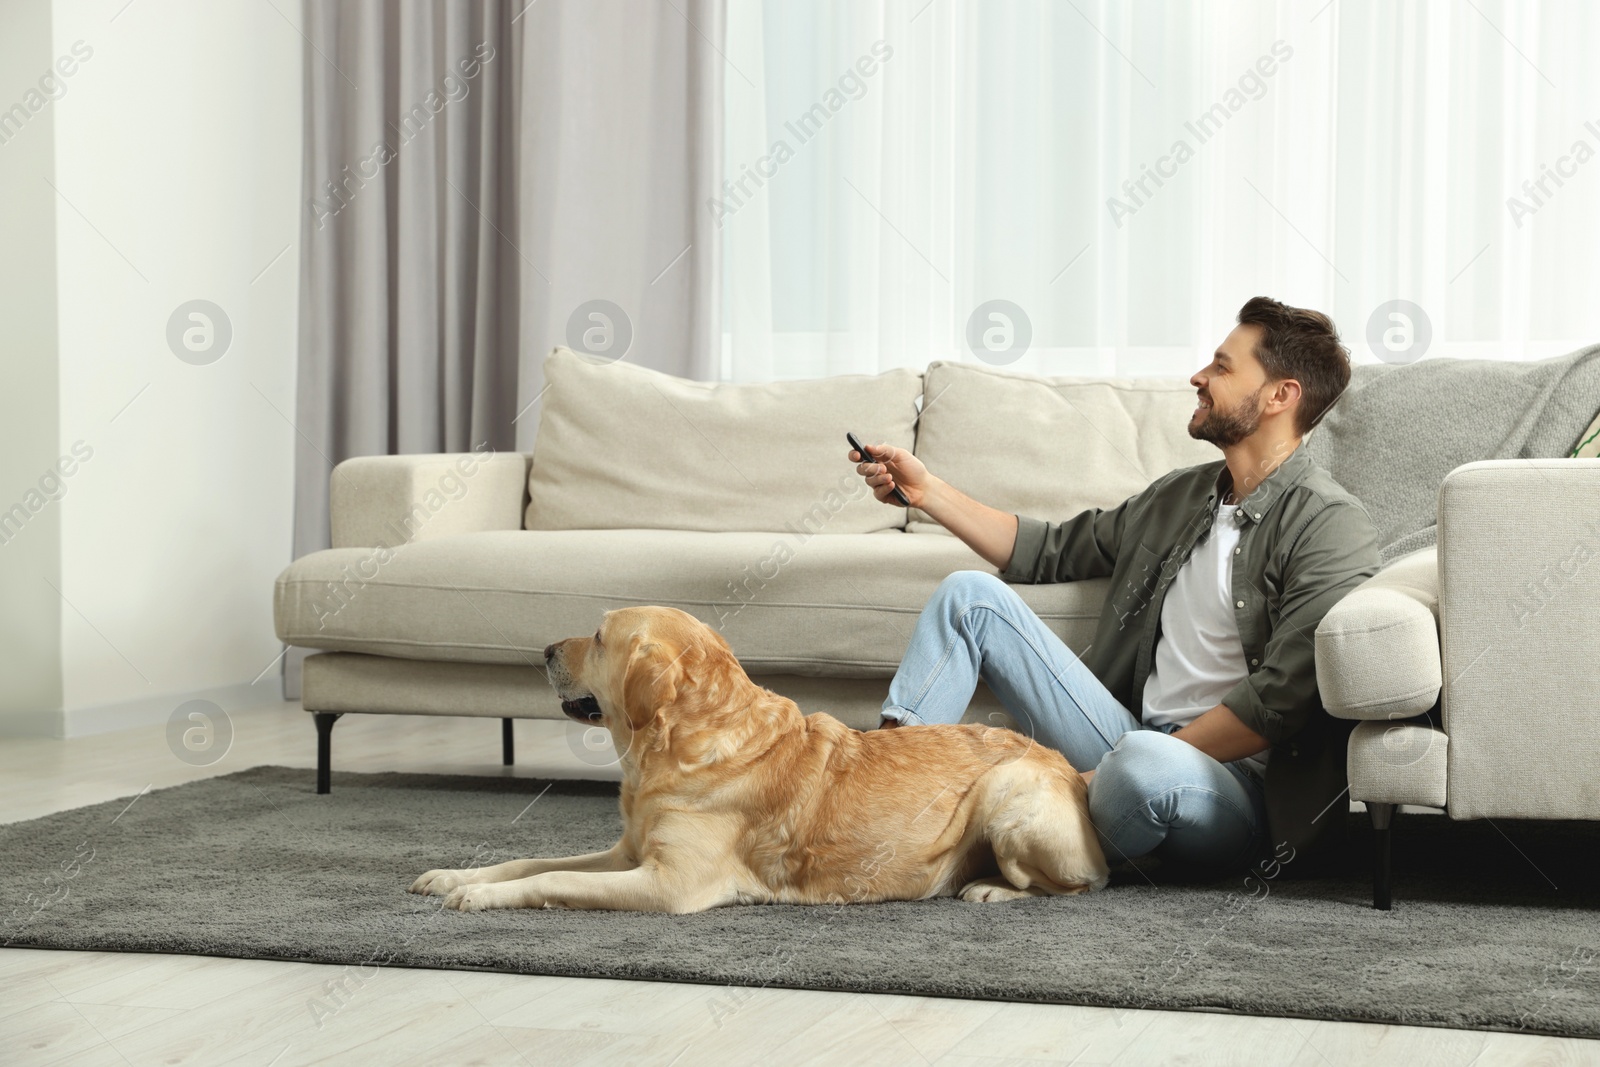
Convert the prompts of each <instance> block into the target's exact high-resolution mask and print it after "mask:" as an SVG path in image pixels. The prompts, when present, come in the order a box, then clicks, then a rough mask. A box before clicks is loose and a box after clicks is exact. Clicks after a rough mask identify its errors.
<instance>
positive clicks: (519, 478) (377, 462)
mask: <svg viewBox="0 0 1600 1067" xmlns="http://www.w3.org/2000/svg"><path fill="white" fill-rule="evenodd" d="M329 491H330V493H329V517H330V518H331V520H332V527H333V530H332V534H333V547H334V548H375V547H377V546H379V545H384V546H387V547H390V548H394V547H398V546H400V545H403V544H409V543H411V542H413V541H422V540H427V539H430V538H434V537H446V536H449V535H451V534H461V533H474V532H477V531H480V530H520V529H522V509H523V504H524V502H525V501H526V499H527V493H528V457H527V456H526V455H524V454H523V453H521V452H499V453H497V452H493V451H483V452H445V453H439V454H434V455H410V456H357V457H355V458H353V459H347V460H345V461H344V462H343V463H340V464H339V465H338V466H337V467H335V468H334V469H333V474H332V476H331V481H330V484H329Z"/></svg>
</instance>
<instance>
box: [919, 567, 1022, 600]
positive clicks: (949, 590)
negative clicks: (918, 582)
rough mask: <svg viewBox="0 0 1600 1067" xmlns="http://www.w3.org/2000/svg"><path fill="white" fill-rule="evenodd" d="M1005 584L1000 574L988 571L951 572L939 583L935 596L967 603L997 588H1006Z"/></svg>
mask: <svg viewBox="0 0 1600 1067" xmlns="http://www.w3.org/2000/svg"><path fill="white" fill-rule="evenodd" d="M1005 584H1006V583H1005V582H1003V581H1001V579H1000V576H999V575H998V574H990V573H989V572H988V571H970V570H969V571H951V572H950V573H949V574H947V575H945V577H944V580H943V581H941V582H940V583H939V588H938V589H937V590H936V591H935V592H934V596H936V597H939V598H940V599H943V600H947V601H957V602H965V601H968V600H971V599H972V598H974V597H977V596H982V595H984V594H985V593H990V592H993V591H994V589H995V587H996V586H1000V587H1002V588H1004V587H1005Z"/></svg>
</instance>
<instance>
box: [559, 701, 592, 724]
mask: <svg viewBox="0 0 1600 1067" xmlns="http://www.w3.org/2000/svg"><path fill="white" fill-rule="evenodd" d="M561 710H562V711H563V712H565V713H566V715H567V717H568V718H569V719H577V720H578V721H579V722H599V721H600V718H601V712H600V701H598V700H596V699H595V698H594V697H592V696H590V697H578V698H577V699H575V700H563V701H562V702H561Z"/></svg>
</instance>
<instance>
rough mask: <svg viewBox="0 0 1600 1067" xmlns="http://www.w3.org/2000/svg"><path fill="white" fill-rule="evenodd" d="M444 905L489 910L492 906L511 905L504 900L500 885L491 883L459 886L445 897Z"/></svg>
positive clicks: (456, 908)
mask: <svg viewBox="0 0 1600 1067" xmlns="http://www.w3.org/2000/svg"><path fill="white" fill-rule="evenodd" d="M444 906H445V907H447V908H453V909H454V910H456V911H487V910H489V909H490V908H504V907H509V906H510V905H508V904H506V903H505V902H504V900H503V897H502V895H501V893H500V892H499V887H498V886H496V885H494V884H492V883H491V884H487V885H463V886H457V887H456V888H455V889H452V890H451V891H450V895H449V896H447V897H445V898H444Z"/></svg>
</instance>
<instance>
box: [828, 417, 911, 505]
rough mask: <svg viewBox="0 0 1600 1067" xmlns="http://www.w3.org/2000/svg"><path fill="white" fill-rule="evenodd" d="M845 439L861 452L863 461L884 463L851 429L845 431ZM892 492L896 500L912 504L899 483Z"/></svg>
mask: <svg viewBox="0 0 1600 1067" xmlns="http://www.w3.org/2000/svg"><path fill="white" fill-rule="evenodd" d="M844 439H845V440H846V441H849V442H850V447H851V448H853V449H855V450H856V451H857V452H859V453H861V461H862V462H863V463H882V462H883V460H881V459H876V458H874V457H873V455H872V453H871V452H868V451H867V448H866V446H865V445H863V444H862V443H861V442H860V441H858V440H856V435H855V434H853V433H851V432H850V431H849V430H846V431H845V432H844ZM890 492H891V493H893V494H894V498H895V499H896V500H898V501H900V503H902V504H904V505H905V506H906V507H908V508H909V507H910V506H911V501H909V500H907V499H906V495H905V494H904V493H902V492H901V491H900V487H899V486H898V485H897V486H895V487H894V488H893V489H891V490H890Z"/></svg>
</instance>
